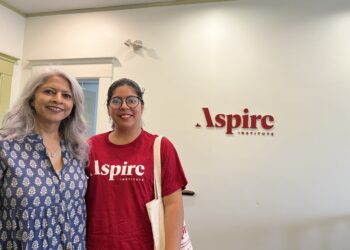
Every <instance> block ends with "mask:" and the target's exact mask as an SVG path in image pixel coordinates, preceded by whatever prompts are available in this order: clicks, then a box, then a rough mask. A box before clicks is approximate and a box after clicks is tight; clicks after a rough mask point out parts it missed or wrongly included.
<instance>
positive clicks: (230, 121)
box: [195, 107, 275, 136]
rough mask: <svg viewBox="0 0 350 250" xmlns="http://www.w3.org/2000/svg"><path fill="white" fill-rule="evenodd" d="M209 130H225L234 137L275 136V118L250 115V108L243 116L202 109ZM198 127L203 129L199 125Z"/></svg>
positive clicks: (246, 109)
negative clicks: (236, 135)
mask: <svg viewBox="0 0 350 250" xmlns="http://www.w3.org/2000/svg"><path fill="white" fill-rule="evenodd" d="M202 110H203V113H204V117H205V121H206V127H207V128H225V133H226V134H228V135H233V134H235V133H237V134H239V135H262V136H266V135H268V136H273V135H274V133H273V132H272V129H273V128H274V126H275V118H274V117H273V116H272V115H260V114H258V115H256V114H250V113H249V109H248V108H244V109H243V114H216V115H215V114H212V113H211V112H210V110H209V108H207V107H205V108H202ZM195 126H196V127H198V128H199V127H202V125H201V124H199V123H197V124H196V125H195Z"/></svg>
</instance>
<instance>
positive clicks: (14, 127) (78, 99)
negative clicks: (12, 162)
mask: <svg viewBox="0 0 350 250" xmlns="http://www.w3.org/2000/svg"><path fill="white" fill-rule="evenodd" d="M52 76H60V77H62V78H64V79H66V80H67V81H68V82H69V83H70V86H71V88H72V95H73V103H74V106H73V109H72V112H71V114H70V115H69V116H68V117H67V118H66V119H64V120H63V121H62V122H61V124H60V127H59V130H60V135H61V137H62V139H64V141H65V142H66V143H67V146H68V148H69V150H70V151H71V152H72V153H73V155H74V156H75V157H77V158H78V159H79V160H81V161H83V162H84V163H85V162H86V161H87V155H88V145H87V143H86V141H85V132H86V129H87V123H86V120H85V118H84V115H83V112H84V94H83V90H82V89H81V87H80V85H79V83H78V81H77V80H76V79H75V77H73V76H71V75H70V74H68V73H67V72H65V71H63V70H62V69H60V68H58V67H47V68H45V69H43V70H41V71H37V72H36V73H35V74H34V75H33V76H32V77H31V79H30V80H29V81H28V83H27V84H26V86H25V87H24V89H23V92H22V93H21V95H20V96H19V98H18V101H17V102H16V103H15V104H14V105H13V107H12V108H11V109H10V110H9V111H8V112H7V113H6V114H5V116H4V119H3V121H2V127H1V128H0V139H1V140H11V139H20V138H23V137H25V136H26V135H28V134H31V133H33V132H34V130H35V124H36V120H35V110H34V109H33V108H32V105H31V103H32V101H33V99H34V94H35V92H36V90H37V89H38V87H39V86H40V85H42V84H43V83H45V82H46V81H47V80H48V79H49V78H50V77H52Z"/></svg>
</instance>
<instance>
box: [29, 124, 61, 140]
mask: <svg viewBox="0 0 350 250" xmlns="http://www.w3.org/2000/svg"><path fill="white" fill-rule="evenodd" d="M35 132H37V133H38V134H39V135H41V136H42V137H43V139H44V140H45V139H48V140H55V141H57V140H58V141H59V140H60V133H59V126H56V125H53V126H49V125H47V126H45V125H42V124H37V125H36V126H35Z"/></svg>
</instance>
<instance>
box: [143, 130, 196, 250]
mask: <svg viewBox="0 0 350 250" xmlns="http://www.w3.org/2000/svg"><path fill="white" fill-rule="evenodd" d="M161 140H162V137H161V136H158V137H157V138H156V139H155V141H154V146H153V152H154V153H153V154H154V200H152V201H150V202H148V203H147V204H146V208H147V212H148V217H149V219H150V222H151V226H152V233H153V241H154V250H164V249H165V228H164V207H163V200H162V186H161V159H160V142H161ZM180 250H193V247H192V244H191V240H190V236H189V234H188V231H187V228H186V225H185V222H184V225H183V229H182V237H181V246H180Z"/></svg>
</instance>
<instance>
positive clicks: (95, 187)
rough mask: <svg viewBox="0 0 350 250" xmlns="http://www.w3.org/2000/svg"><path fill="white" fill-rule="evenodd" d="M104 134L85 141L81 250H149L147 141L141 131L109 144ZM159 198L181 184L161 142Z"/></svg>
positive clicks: (150, 139)
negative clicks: (84, 223)
mask: <svg viewBox="0 0 350 250" xmlns="http://www.w3.org/2000/svg"><path fill="white" fill-rule="evenodd" d="M109 133H110V132H108V133H103V134H99V135H96V136H93V137H91V138H90V140H89V142H90V147H91V148H90V162H89V166H88V169H87V171H88V174H89V176H90V178H89V183H88V190H87V195H86V199H87V249H89V250H102V249H103V250H107V249H108V250H111V249H113V250H114V249H121V250H136V249H137V250H143V249H144V250H153V238H152V229H151V224H150V222H149V219H148V215H147V210H146V203H147V202H149V201H151V200H152V199H154V184H153V180H154V179H153V143H154V140H155V138H156V135H152V134H150V133H148V132H146V131H142V132H141V134H140V135H139V136H138V137H137V138H136V139H135V140H134V141H133V142H131V143H129V144H126V145H115V144H113V143H111V142H110V141H109V140H108V134H109ZM161 159H162V161H161V162H162V195H163V196H166V195H169V194H171V193H173V192H175V191H176V190H178V189H180V188H185V186H186V184H187V180H186V177H185V174H184V171H183V169H182V166H181V163H180V160H179V157H178V155H177V152H176V150H175V148H174V146H173V145H172V143H171V142H170V141H169V140H168V139H167V138H163V139H162V142H161Z"/></svg>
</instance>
